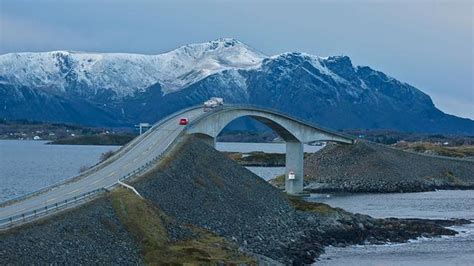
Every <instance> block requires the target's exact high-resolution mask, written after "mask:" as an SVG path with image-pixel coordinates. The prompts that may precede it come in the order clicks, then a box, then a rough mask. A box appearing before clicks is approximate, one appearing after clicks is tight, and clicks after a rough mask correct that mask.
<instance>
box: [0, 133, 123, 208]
mask: <svg viewBox="0 0 474 266" xmlns="http://www.w3.org/2000/svg"><path fill="white" fill-rule="evenodd" d="M45 143H46V142H45V141H26V140H0V184H1V185H0V202H3V201H6V200H9V199H12V198H15V197H18V196H21V195H24V194H27V193H30V192H33V191H35V190H38V189H40V188H43V187H45V186H49V185H52V184H54V183H57V182H59V181H62V180H64V179H67V178H70V177H74V176H77V175H78V174H79V169H80V168H81V167H82V166H92V165H94V164H95V163H97V162H98V161H99V159H100V155H101V154H102V153H104V152H106V151H110V150H116V149H118V148H119V147H118V146H88V145H84V146H82V145H80V146H79V145H46V144H45Z"/></svg>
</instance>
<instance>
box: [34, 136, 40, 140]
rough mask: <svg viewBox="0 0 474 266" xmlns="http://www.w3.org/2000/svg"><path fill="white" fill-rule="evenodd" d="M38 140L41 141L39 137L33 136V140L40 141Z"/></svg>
mask: <svg viewBox="0 0 474 266" xmlns="http://www.w3.org/2000/svg"><path fill="white" fill-rule="evenodd" d="M40 139H41V138H40V136H34V137H33V140H40Z"/></svg>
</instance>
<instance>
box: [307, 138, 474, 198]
mask: <svg viewBox="0 0 474 266" xmlns="http://www.w3.org/2000/svg"><path fill="white" fill-rule="evenodd" d="M304 171H305V175H306V176H305V180H306V189H308V190H311V191H314V192H322V191H340V192H417V191H430V190H434V189H462V188H466V189H468V188H473V187H474V162H472V161H464V160H456V159H452V158H440V157H432V156H425V155H422V154H415V153H409V152H404V151H401V150H396V149H393V148H389V147H385V146H383V145H379V144H374V143H370V142H358V143H357V144H355V145H337V144H330V145H328V146H326V147H325V148H324V149H322V150H321V151H320V152H318V153H314V154H312V155H310V156H308V157H307V158H306V159H305V164H304Z"/></svg>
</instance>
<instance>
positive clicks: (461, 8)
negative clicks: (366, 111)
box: [0, 0, 474, 118]
mask: <svg viewBox="0 0 474 266" xmlns="http://www.w3.org/2000/svg"><path fill="white" fill-rule="evenodd" d="M473 13H474V2H473V1H469V0H466V1H417V2H415V1H375V0H372V1H362V0H353V1H349V0H346V1H343V0H340V1H329V0H328V1H269V0H268V1H231V0H227V1H226V0H222V1H217V0H216V1H197V0H195V1H191V0H189V1H184V0H175V1H132V0H130V1H112V0H99V1H91V0H89V1H76V0H54V1H53V0H43V1H40V0H30V1H26V0H0V40H1V41H0V54H4V53H9V52H21V51H49V50H80V51H91V52H132V53H147V54H156V53H161V52H164V51H167V50H171V49H173V48H176V47H178V46H181V45H184V44H188V43H196V42H204V41H209V40H214V39H217V38H220V37H233V38H236V39H239V40H240V41H242V42H245V43H247V44H248V45H250V46H252V47H254V48H255V49H257V50H259V51H261V52H263V53H266V54H268V55H273V54H277V53H281V52H287V51H302V52H307V53H311V54H315V55H320V56H328V55H341V54H343V55H348V56H350V57H351V58H352V60H353V63H354V64H356V65H368V66H371V67H373V68H375V69H378V70H381V71H383V72H385V73H387V74H388V75H390V76H393V77H395V78H397V79H399V80H401V81H405V82H408V83H410V84H411V85H413V86H415V87H417V88H419V89H421V90H422V91H424V92H426V93H427V94H429V95H430V96H431V97H432V98H433V101H434V102H435V104H436V106H438V107H439V108H440V109H441V110H443V111H445V112H448V113H451V114H455V115H459V116H463V117H469V118H474V80H473V71H474V70H473V64H474V48H473V47H474V41H473V35H474V26H473V24H474V15H473Z"/></svg>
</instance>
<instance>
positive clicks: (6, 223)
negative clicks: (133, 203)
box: [0, 104, 351, 230]
mask: <svg viewBox="0 0 474 266" xmlns="http://www.w3.org/2000/svg"><path fill="white" fill-rule="evenodd" d="M197 108H201V107H200V106H193V107H190V108H187V109H184V110H181V111H179V112H175V113H173V114H170V115H168V116H167V117H166V118H164V119H162V120H160V122H158V123H156V124H155V125H153V126H152V127H151V128H150V129H149V130H148V131H147V132H145V133H144V134H142V135H141V136H139V137H137V138H136V139H134V140H132V142H131V143H129V144H127V145H126V146H127V147H125V146H124V147H122V148H124V149H121V151H120V152H119V153H117V154H115V155H114V156H115V157H116V158H118V157H120V156H119V154H123V153H124V152H126V151H128V150H130V149H132V148H133V147H134V146H136V144H137V143H139V142H140V141H141V140H142V139H143V138H145V137H146V136H148V135H149V134H151V132H153V131H154V130H155V129H156V128H157V127H159V126H160V125H162V124H163V123H164V122H166V121H167V120H169V119H171V118H172V117H174V116H178V115H179V114H181V113H184V112H188V111H190V110H193V109H197ZM236 108H241V109H249V110H255V111H262V112H269V111H270V112H272V113H275V114H277V115H280V116H282V117H285V118H288V119H293V120H295V121H297V122H300V123H303V124H307V125H309V126H312V127H315V128H317V129H320V130H322V131H326V132H328V133H331V134H335V135H340V136H342V134H340V133H335V132H332V131H331V130H327V129H323V128H321V127H318V126H316V125H313V124H311V123H308V122H306V121H302V120H299V119H296V118H294V117H290V116H289V115H288V114H285V113H282V112H280V111H278V110H272V109H269V108H261V107H257V106H252V105H233V104H232V105H227V106H224V107H223V109H236ZM213 113H214V112H209V113H208V114H205V115H203V116H201V117H200V118H199V119H197V120H195V121H192V122H191V123H190V124H189V125H187V127H189V126H191V125H192V124H193V123H197V122H198V121H200V120H201V119H204V118H205V117H207V116H210V115H212V114H213ZM182 134H184V131H182V132H181V133H180V134H179V135H178V136H177V138H176V139H175V140H174V141H173V142H171V143H169V144H168V146H167V147H165V149H164V150H163V152H162V153H160V154H159V155H157V156H156V157H154V158H153V159H151V160H150V161H148V162H147V163H145V164H143V165H142V166H141V167H139V168H138V169H135V170H134V171H132V172H129V173H128V174H126V175H124V176H122V177H121V178H119V179H118V180H120V181H124V180H127V179H130V178H132V177H136V176H139V175H141V174H143V173H144V172H146V171H147V170H149V169H150V168H151V167H152V166H153V165H154V164H156V163H157V162H158V161H159V160H161V159H162V157H163V156H164V154H166V153H167V152H168V151H169V149H170V148H171V147H172V146H173V145H174V143H175V142H176V140H177V139H179V137H180V136H182ZM347 138H348V139H351V138H349V137H347ZM114 156H112V157H114ZM110 159H112V158H109V159H108V160H107V161H108V162H109V163H110V162H111V161H109V160H110ZM104 164H105V162H103V163H100V164H98V165H96V166H94V167H93V169H90V170H88V171H87V173H86V174H81V175H79V176H78V177H76V178H80V177H82V176H84V175H89V174H91V173H92V172H94V171H97V170H99V169H100V168H99V167H100V166H101V165H104ZM76 178H72V179H69V180H66V181H62V182H59V183H56V184H53V185H51V186H47V187H45V188H42V189H41V190H39V191H35V192H32V193H29V194H26V195H23V196H20V197H18V198H16V199H13V200H10V201H7V202H5V203H2V204H1V205H3V206H4V205H5V204H6V203H11V202H13V201H19V200H23V199H25V198H28V197H31V196H33V195H35V194H39V193H42V192H45V191H47V190H49V189H51V188H53V187H57V186H60V185H62V184H66V183H68V182H71V181H72V180H75V179H76ZM116 185H117V183H114V184H112V185H110V186H108V187H103V188H98V189H95V190H92V191H89V192H86V193H83V194H80V195H78V196H75V197H71V198H68V199H66V200H64V201H61V202H57V203H53V204H49V205H45V206H42V207H41V208H37V209H34V210H30V211H26V212H23V213H20V214H16V215H13V216H10V217H8V218H4V219H1V220H0V230H1V229H5V228H10V227H13V226H15V225H19V224H22V223H25V222H28V221H32V220H35V219H38V218H41V217H43V216H46V215H48V214H51V213H54V212H57V211H60V210H63V209H67V208H71V207H74V206H77V205H78V204H79V203H81V202H85V201H88V200H90V199H92V198H94V197H96V196H98V195H99V194H101V193H103V192H106V191H109V190H110V189H112V188H113V187H115V186H116Z"/></svg>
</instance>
